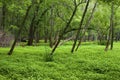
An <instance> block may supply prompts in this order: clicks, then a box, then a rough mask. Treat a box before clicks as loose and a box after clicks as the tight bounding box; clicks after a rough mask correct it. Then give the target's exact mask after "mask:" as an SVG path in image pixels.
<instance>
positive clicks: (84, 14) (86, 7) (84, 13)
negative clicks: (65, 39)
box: [71, 0, 90, 53]
mask: <svg viewBox="0 0 120 80" xmlns="http://www.w3.org/2000/svg"><path fill="white" fill-rule="evenodd" d="M89 3H90V0H88V1H87V4H86V6H85V10H84V12H83V16H82V19H81V21H80V25H79V29H78V31H77V34H76V37H75V39H74V43H73V47H72V49H71V52H72V53H73V52H74V49H75V46H76V43H77V40H78V37H79V33H80V31H81V28H82V24H83V21H84V18H85V16H86V13H87V9H88V6H89Z"/></svg>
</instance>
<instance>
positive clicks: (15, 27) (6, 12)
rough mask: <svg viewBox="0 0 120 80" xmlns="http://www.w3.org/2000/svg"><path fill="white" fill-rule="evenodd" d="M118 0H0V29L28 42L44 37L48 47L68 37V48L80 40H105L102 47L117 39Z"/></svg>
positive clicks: (100, 42)
mask: <svg viewBox="0 0 120 80" xmlns="http://www.w3.org/2000/svg"><path fill="white" fill-rule="evenodd" d="M119 3H120V1H119V0H54V1H53V0H20V1H18V0H0V25H1V26H0V30H1V31H3V32H6V33H11V34H13V35H14V36H15V40H14V42H13V44H12V47H11V49H10V51H9V53H8V54H9V55H11V54H12V52H13V50H14V47H15V45H16V42H17V41H25V42H27V45H28V46H32V45H34V43H39V41H40V40H44V42H45V43H47V42H49V46H50V47H51V48H52V51H51V53H50V54H51V55H53V53H54V51H55V50H56V48H57V47H58V46H59V45H62V44H64V42H66V41H69V40H72V41H73V47H72V49H71V52H74V51H77V49H78V48H79V46H80V45H81V42H82V41H97V42H98V43H99V44H105V45H106V47H105V51H107V50H108V47H109V45H111V48H110V49H112V48H113V42H114V40H115V41H119V40H120V26H119V24H120V21H119V17H120V8H119Z"/></svg>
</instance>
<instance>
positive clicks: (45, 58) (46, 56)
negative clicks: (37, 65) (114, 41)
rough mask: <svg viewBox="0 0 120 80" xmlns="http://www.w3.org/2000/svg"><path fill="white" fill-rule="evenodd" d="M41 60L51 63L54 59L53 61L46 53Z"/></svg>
mask: <svg viewBox="0 0 120 80" xmlns="http://www.w3.org/2000/svg"><path fill="white" fill-rule="evenodd" d="M43 58H44V60H45V61H46V62H51V61H53V60H54V59H53V55H50V54H48V53H45V54H44V57H43Z"/></svg>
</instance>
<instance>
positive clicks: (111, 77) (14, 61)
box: [0, 42, 120, 80]
mask: <svg viewBox="0 0 120 80" xmlns="http://www.w3.org/2000/svg"><path fill="white" fill-rule="evenodd" d="M71 47H72V46H71V45H70V44H68V43H67V44H65V45H63V46H60V47H59V48H58V49H57V51H56V52H55V54H54V56H53V61H51V62H47V61H46V60H47V58H49V57H47V54H48V53H49V52H50V48H49V47H47V46H33V47H28V46H24V47H21V46H17V47H16V48H15V50H14V53H13V55H11V56H8V55H7V52H8V50H9V48H0V80H120V42H118V43H115V44H114V49H113V50H112V51H111V50H109V51H108V52H105V51H104V48H105V46H101V45H97V44H92V43H84V44H82V46H81V48H79V50H78V51H77V52H75V53H74V54H71V53H70V49H71ZM48 60H49V59H48Z"/></svg>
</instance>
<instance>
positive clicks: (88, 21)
mask: <svg viewBox="0 0 120 80" xmlns="http://www.w3.org/2000/svg"><path fill="white" fill-rule="evenodd" d="M96 6H97V1H96V3H95V5H94V7H93V9H92V13H91V15H90V17H89V19H88V20H87V23H86V24H85V26H84V28H85V29H84V30H83V34H82V36H81V38H80V40H79V43H78V45H77V48H76V49H75V50H76V51H77V50H78V48H79V46H80V45H81V42H82V39H83V37H84V35H85V32H86V29H87V28H88V26H89V24H90V22H91V19H92V17H93V14H94V12H95V8H96Z"/></svg>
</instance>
